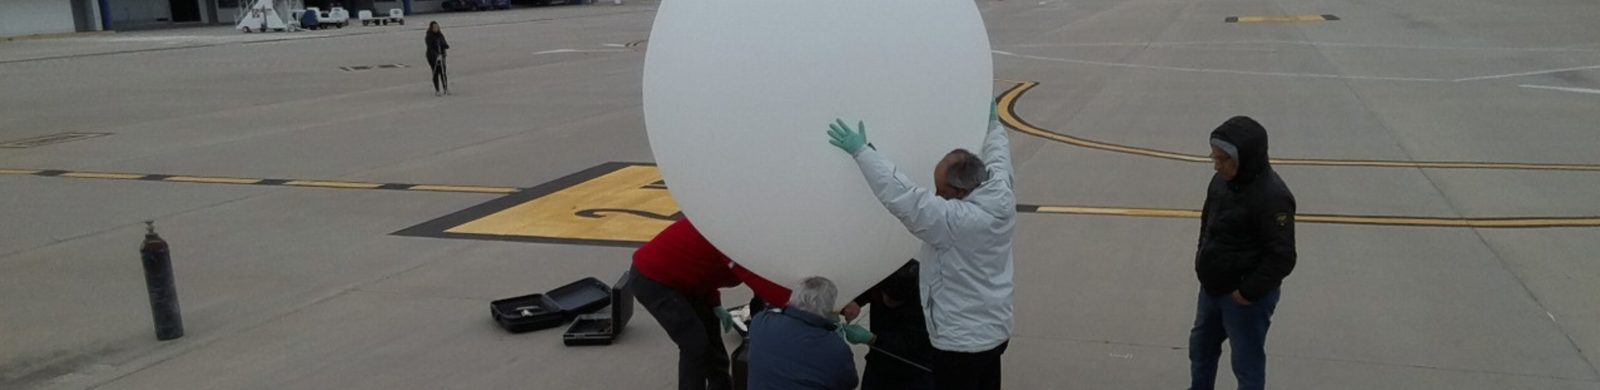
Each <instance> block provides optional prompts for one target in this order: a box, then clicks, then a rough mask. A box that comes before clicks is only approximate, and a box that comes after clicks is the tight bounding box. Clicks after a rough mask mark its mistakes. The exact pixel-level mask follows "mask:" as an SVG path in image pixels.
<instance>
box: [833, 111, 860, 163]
mask: <svg viewBox="0 0 1600 390" xmlns="http://www.w3.org/2000/svg"><path fill="white" fill-rule="evenodd" d="M834 121H835V122H837V123H833V124H829V125H828V138H831V139H830V140H828V143H830V144H833V146H838V147H839V149H844V152H845V153H850V155H851V156H854V155H856V153H861V148H865V147H867V122H865V121H863V122H860V123H859V124H857V125H856V127H857V128H860V130H861V131H860V132H857V131H856V130H851V129H850V125H846V124H844V120H843V119H835V120H834Z"/></svg>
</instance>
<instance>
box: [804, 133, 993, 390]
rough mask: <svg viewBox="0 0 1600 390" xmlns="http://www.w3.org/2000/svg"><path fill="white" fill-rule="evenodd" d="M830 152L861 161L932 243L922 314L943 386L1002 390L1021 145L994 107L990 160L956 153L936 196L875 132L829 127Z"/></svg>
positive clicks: (943, 389) (926, 249)
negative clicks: (1016, 156)
mask: <svg viewBox="0 0 1600 390" xmlns="http://www.w3.org/2000/svg"><path fill="white" fill-rule="evenodd" d="M829 127H830V130H829V131H828V135H829V137H831V138H832V140H830V143H832V144H833V145H834V146H838V147H839V148H840V149H844V151H845V152H847V153H850V155H851V156H854V157H855V160H856V164H857V165H860V167H861V173H862V175H864V176H866V179H867V184H868V185H870V186H871V187H872V191H873V193H874V194H876V195H877V196H878V200H879V201H881V202H883V205H884V207H886V208H888V209H889V213H890V214H893V215H894V216H895V217H896V218H899V219H900V222H901V223H904V224H905V226H906V229H907V230H910V231H911V234H912V235H914V236H916V237H917V238H918V239H921V240H922V242H923V245H922V253H921V254H920V255H918V256H917V258H918V259H923V262H922V271H921V283H920V285H921V286H920V287H921V289H922V300H923V302H922V304H923V305H922V307H923V310H924V311H925V312H926V314H927V319H928V320H927V321H928V334H929V337H930V339H931V340H930V341H931V342H932V344H933V347H934V349H935V351H934V353H933V357H932V362H933V367H932V368H933V374H934V382H935V386H936V387H937V388H939V389H940V390H947V389H999V388H1000V356H1001V355H1002V354H1004V353H1005V350H1006V345H1007V344H1008V342H1009V341H1010V339H1011V330H1012V318H1011V301H1012V264H1011V263H1012V260H1011V246H1012V245H1011V244H1012V243H1011V240H1012V236H1013V235H1014V234H1015V232H1016V223H1017V222H1016V220H1017V199H1016V195H1014V194H1013V193H1012V190H1011V182H1012V175H1011V146H1010V139H1009V138H1008V135H1007V134H1006V130H1005V128H1004V127H1002V126H1001V125H1000V118H999V112H998V107H996V106H994V103H993V102H991V103H990V110H989V129H988V136H987V137H985V138H984V142H983V156H982V158H981V159H980V158H979V156H977V155H974V154H972V152H969V151H967V150H965V149H956V150H954V151H951V152H950V153H949V154H946V155H945V156H944V158H942V159H940V160H939V164H938V165H937V166H936V167H935V168H934V178H933V179H934V187H935V188H934V190H933V191H929V190H928V189H925V188H921V187H918V186H917V185H916V184H915V183H913V182H912V181H911V180H910V179H908V178H906V177H905V175H903V174H900V173H899V172H898V171H897V170H896V169H895V166H894V164H893V163H892V162H890V161H889V160H888V159H887V158H885V157H883V155H881V154H879V153H878V152H877V150H875V149H874V148H875V147H874V146H870V145H868V144H867V135H866V124H865V123H860V124H858V125H857V127H858V129H851V128H850V127H849V126H848V125H846V124H845V123H844V121H843V120H839V121H836V123H835V124H832V125H829Z"/></svg>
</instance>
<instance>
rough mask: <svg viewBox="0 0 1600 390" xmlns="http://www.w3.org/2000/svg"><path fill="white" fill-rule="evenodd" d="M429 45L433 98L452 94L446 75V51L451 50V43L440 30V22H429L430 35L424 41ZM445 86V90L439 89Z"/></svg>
mask: <svg viewBox="0 0 1600 390" xmlns="http://www.w3.org/2000/svg"><path fill="white" fill-rule="evenodd" d="M423 41H425V43H427V45H428V53H427V54H428V67H429V68H433V96H439V95H449V94H450V76H449V75H448V74H447V73H445V68H444V57H445V50H449V49H450V42H446V41H445V40H444V31H440V30H439V22H428V34H427V37H426V38H424V39H423ZM440 83H443V84H444V89H443V90H440V89H439V84H440Z"/></svg>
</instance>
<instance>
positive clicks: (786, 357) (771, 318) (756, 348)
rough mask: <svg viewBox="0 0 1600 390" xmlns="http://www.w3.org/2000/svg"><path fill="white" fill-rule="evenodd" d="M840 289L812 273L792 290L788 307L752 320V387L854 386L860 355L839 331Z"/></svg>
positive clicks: (833, 389) (820, 389)
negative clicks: (836, 312) (835, 309)
mask: <svg viewBox="0 0 1600 390" xmlns="http://www.w3.org/2000/svg"><path fill="white" fill-rule="evenodd" d="M838 298H839V289H838V288H837V287H834V285H833V282H832V281H830V280H828V279H827V278H823V277H820V276H813V277H810V278H806V280H805V281H802V282H800V286H797V287H795V288H794V291H793V292H792V293H790V295H789V307H787V308H783V309H773V310H768V311H764V312H761V314H757V315H756V318H755V322H754V323H752V324H750V390H788V389H817V390H849V389H854V388H856V384H857V382H858V379H857V377H856V359H855V355H854V354H852V353H851V352H850V346H848V345H845V343H844V339H843V338H841V337H840V336H839V334H838V333H836V331H837V330H838V328H839V316H838V314H835V313H834V311H833V308H835V307H838V306H837V305H836V303H838Z"/></svg>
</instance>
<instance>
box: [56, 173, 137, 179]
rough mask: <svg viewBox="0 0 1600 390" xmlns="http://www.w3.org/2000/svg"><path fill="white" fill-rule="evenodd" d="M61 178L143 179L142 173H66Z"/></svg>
mask: <svg viewBox="0 0 1600 390" xmlns="http://www.w3.org/2000/svg"><path fill="white" fill-rule="evenodd" d="M61 176H62V177H76V178H79V179H138V178H141V177H145V175H144V174H142V173H101V172H68V173H63V174H61Z"/></svg>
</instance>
